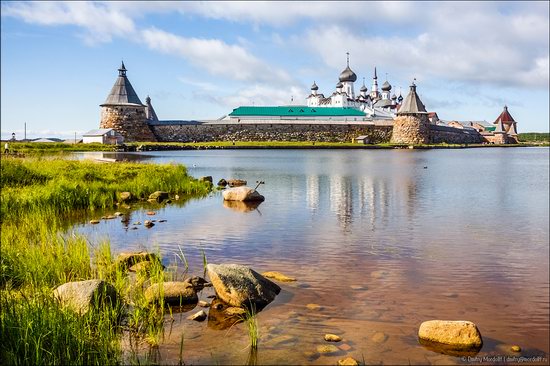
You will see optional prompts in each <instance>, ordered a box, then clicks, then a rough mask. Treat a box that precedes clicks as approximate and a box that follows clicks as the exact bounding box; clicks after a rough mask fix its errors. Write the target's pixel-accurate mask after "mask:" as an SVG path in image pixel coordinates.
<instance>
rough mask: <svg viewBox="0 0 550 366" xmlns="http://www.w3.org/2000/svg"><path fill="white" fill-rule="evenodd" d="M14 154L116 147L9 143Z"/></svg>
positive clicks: (98, 149)
mask: <svg viewBox="0 0 550 366" xmlns="http://www.w3.org/2000/svg"><path fill="white" fill-rule="evenodd" d="M8 143H9V145H10V150H11V152H12V153H24V154H35V153H38V154H40V153H47V154H50V153H55V152H63V151H115V148H116V147H115V146H114V145H104V144H100V143H92V144H83V143H78V144H69V143H64V142H11V141H8Z"/></svg>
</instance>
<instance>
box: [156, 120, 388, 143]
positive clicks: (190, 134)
mask: <svg viewBox="0 0 550 366" xmlns="http://www.w3.org/2000/svg"><path fill="white" fill-rule="evenodd" d="M151 127H152V128H153V131H154V133H155V135H156V136H158V140H159V141H162V142H193V141H196V142H203V141H204V142H206V141H319V142H352V141H353V139H354V138H356V137H357V136H361V135H366V136H368V138H369V142H370V143H383V142H388V141H389V140H390V136H391V133H392V132H391V131H392V127H391V126H372V125H359V124H356V125H354V124H338V125H336V124H325V123H323V124H321V123H319V124H288V123H287V124H270V123H262V124H236V123H225V124H193V125H182V124H180V125H177V124H159V125H151Z"/></svg>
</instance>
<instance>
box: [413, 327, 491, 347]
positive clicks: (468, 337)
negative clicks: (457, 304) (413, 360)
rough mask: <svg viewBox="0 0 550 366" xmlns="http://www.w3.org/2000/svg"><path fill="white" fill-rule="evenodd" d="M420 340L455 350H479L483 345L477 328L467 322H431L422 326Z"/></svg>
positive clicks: (419, 331)
mask: <svg viewBox="0 0 550 366" xmlns="http://www.w3.org/2000/svg"><path fill="white" fill-rule="evenodd" d="M418 338H420V340H423V341H425V342H435V343H440V344H443V345H445V346H448V347H450V348H452V349H454V350H457V351H459V350H471V349H479V348H481V346H482V345H483V341H482V339H481V334H480V333H479V330H478V329H477V326H476V325H475V324H474V323H472V322H470V321H465V320H458V321H451V320H429V321H425V322H424V323H422V324H421V325H420V329H419V330H418Z"/></svg>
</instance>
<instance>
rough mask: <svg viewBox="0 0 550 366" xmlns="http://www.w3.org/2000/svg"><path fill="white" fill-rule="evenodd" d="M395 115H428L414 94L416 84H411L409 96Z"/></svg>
mask: <svg viewBox="0 0 550 366" xmlns="http://www.w3.org/2000/svg"><path fill="white" fill-rule="evenodd" d="M397 114H398V115H403V114H428V112H426V107H424V104H423V103H422V101H421V100H420V97H419V96H418V94H416V84H415V83H414V82H413V83H412V85H411V89H410V91H409V94H408V95H407V97H406V98H405V100H404V101H403V103H402V104H401V108H399V111H398V112H397Z"/></svg>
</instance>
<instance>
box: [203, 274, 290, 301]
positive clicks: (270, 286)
mask: <svg viewBox="0 0 550 366" xmlns="http://www.w3.org/2000/svg"><path fill="white" fill-rule="evenodd" d="M206 271H207V273H208V276H209V277H210V282H212V285H213V286H214V289H215V290H216V294H217V295H218V297H219V298H220V299H221V300H223V301H225V302H226V303H227V304H229V305H231V306H249V305H255V306H256V309H261V308H263V307H264V306H266V305H267V304H269V303H270V302H271V301H273V300H274V299H275V296H277V294H279V292H280V291H281V288H280V287H279V286H277V285H276V284H275V283H273V282H271V281H270V280H268V279H267V278H265V277H264V276H262V275H261V274H259V273H257V272H256V271H254V270H252V269H250V268H248V267H245V266H241V265H238V264H212V263H210V264H208V265H207V266H206Z"/></svg>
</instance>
